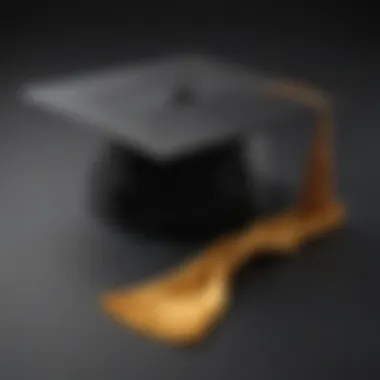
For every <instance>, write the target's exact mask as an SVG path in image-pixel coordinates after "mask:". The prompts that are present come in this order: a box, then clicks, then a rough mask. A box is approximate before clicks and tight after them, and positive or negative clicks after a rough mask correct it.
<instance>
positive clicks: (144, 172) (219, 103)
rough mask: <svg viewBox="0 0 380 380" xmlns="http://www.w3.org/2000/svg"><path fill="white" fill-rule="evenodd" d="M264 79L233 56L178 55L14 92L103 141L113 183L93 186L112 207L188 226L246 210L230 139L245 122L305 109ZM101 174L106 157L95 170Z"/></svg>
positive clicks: (261, 122)
mask: <svg viewBox="0 0 380 380" xmlns="http://www.w3.org/2000/svg"><path fill="white" fill-rule="evenodd" d="M273 81H274V80H273V79H270V78H268V77H265V76H262V75H259V74H257V73H252V72H251V71H250V70H248V69H246V68H244V67H242V66H239V65H234V64H231V63H226V62H219V61H218V60H216V59H212V58H209V57H205V56H203V55H197V54H184V55H175V56H171V57H169V58H159V59H155V60H150V61H148V62H143V63H140V64H134V65H127V66H124V67H114V68H110V69H108V70H103V71H99V72H93V73H89V74H85V75H77V76H73V77H69V78H64V79H61V80H52V81H46V82H45V83H40V84H32V85H28V86H26V87H25V88H24V91H23V98H24V100H25V101H27V102H28V103H29V104H33V105H35V106H38V107H41V108H44V109H46V110H48V111H52V112H56V113H59V114H61V115H63V116H65V117H67V118H70V119H72V120H74V121H76V122H79V123H81V124H84V125H87V126H89V127H92V128H93V129H94V130H97V131H99V132H101V133H103V135H104V136H105V137H106V138H107V139H108V140H109V141H110V142H112V147H113V148H112V149H111V156H112V158H111V159H110V160H108V164H109V165H112V171H116V172H117V174H116V176H117V177H119V181H118V183H119V184H118V185H117V186H118V189H117V191H116V190H115V189H113V190H112V191H111V190H110V188H109V187H110V186H111V184H110V183H111V182H112V181H111V179H110V177H106V179H102V180H101V182H102V186H101V187H102V188H103V190H102V191H101V193H102V194H103V193H104V186H106V188H107V190H106V193H107V194H108V193H109V192H110V191H111V193H113V194H114V193H115V194H116V193H117V194H118V196H119V198H123V201H122V202H121V203H120V202H119V201H118V202H116V203H117V206H116V208H117V209H119V210H120V209H122V207H120V205H121V204H124V205H125V204H128V207H127V209H128V212H127V213H126V214H128V215H135V217H136V218H137V219H139V220H142V221H143V224H149V221H151V222H152V223H151V224H153V225H156V226H164V225H165V224H168V225H169V224H170V225H172V226H175V227H179V226H180V225H183V226H185V227H184V229H185V230H189V229H191V228H193V227H194V226H199V227H200V228H203V227H202V222H203V224H204V225H210V224H212V223H213V222H211V220H212V218H213V219H214V220H215V219H217V220H219V221H221V220H227V219H229V220H232V219H233V218H231V217H229V216H228V217H226V215H230V214H231V212H232V214H233V213H236V210H237V209H240V211H238V213H240V214H241V213H242V211H243V213H244V214H246V211H247V210H248V209H249V207H247V204H246V201H247V197H246V196H244V194H245V195H247V194H248V193H247V192H249V191H250V190H248V187H247V182H246V181H247V178H246V176H245V175H244V173H243V172H242V170H243V169H242V167H241V166H240V157H239V153H238V150H239V148H236V147H238V146H239V144H240V141H241V140H244V138H245V136H246V135H247V134H248V133H249V132H250V131H252V129H253V128H255V127H260V128H262V127H267V126H270V125H271V124H274V123H278V122H281V121H282V120H283V119H284V118H288V117H290V116H292V115H294V114H297V113H299V112H303V111H304V109H303V108H302V107H301V106H300V105H299V104H297V103H295V102H291V101H287V100H284V99H280V98H276V97H274V96H269V93H268V92H265V88H266V87H267V86H268V85H270V84H271V83H273ZM228 168H229V169H228ZM110 173H111V170H110V167H109V166H107V168H106V169H103V175H106V176H110V175H111V174H110ZM221 173H223V174H221ZM107 178H108V179H107ZM120 178H123V179H124V182H123V181H120ZM223 181H224V185H222V183H223ZM226 181H227V182H228V183H230V184H232V186H226ZM121 182H123V185H120V183H121ZM97 186H99V185H97ZM112 186H115V185H112ZM227 188H229V190H227ZM228 192H229V193H228ZM248 195H249V194H248ZM103 196H104V194H103V195H102V197H103ZM107 198H109V194H108V195H107ZM111 198H112V197H111ZM113 198H115V197H113ZM116 198H117V197H116ZM119 198H118V199H119ZM248 198H249V196H248ZM243 200H244V201H243ZM237 204H239V206H237ZM227 209H228V210H229V211H228V212H227V211H226V210H227ZM231 210H232V211H231ZM192 216H193V217H192ZM243 219H244V218H243ZM181 220H184V221H185V223H182V224H181ZM190 220H193V223H188V222H189V221H190ZM227 224H228V223H227Z"/></svg>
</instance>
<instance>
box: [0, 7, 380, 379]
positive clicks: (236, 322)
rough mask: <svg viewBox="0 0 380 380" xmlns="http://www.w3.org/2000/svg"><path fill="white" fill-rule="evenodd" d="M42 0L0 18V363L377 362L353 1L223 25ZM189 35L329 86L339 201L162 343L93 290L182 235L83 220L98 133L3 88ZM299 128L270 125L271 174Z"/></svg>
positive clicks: (369, 100)
mask: <svg viewBox="0 0 380 380" xmlns="http://www.w3.org/2000/svg"><path fill="white" fill-rule="evenodd" d="M41 9H42V8H38V7H37V6H35V7H34V8H33V9H29V10H26V11H24V13H25V14H24V15H23V16H25V17H28V18H22V17H21V16H20V15H19V14H18V11H17V12H13V13H12V14H11V15H10V16H9V17H8V18H7V21H8V22H7V23H6V26H7V28H5V26H4V27H3V29H4V32H3V33H2V34H1V40H2V42H3V44H2V49H3V57H2V58H1V60H0V68H1V77H0V84H1V85H0V300H1V312H0V353H1V355H0V378H1V379H30V378H42V379H44V378H46V379H65V380H67V379H80V380H83V379H108V378H109V379H115V380H116V379H136V380H137V379H198V378H199V379H202V378H205V379H209V378H213V377H215V378H223V379H224V378H225V379H229V378H233V379H252V378H254V379H260V380H261V379H263V380H267V379H268V380H269V379H270V380H272V379H345V380H349V379H363V378H369V374H370V373H371V374H372V378H376V377H378V375H379V371H378V370H379V367H380V365H379V363H378V358H379V353H380V342H379V338H380V334H379V333H380V328H379V320H380V319H379V317H380V306H379V290H380V281H379V275H378V271H379V264H380V236H379V227H378V226H379V224H378V223H379V221H380V216H379V214H378V209H379V199H378V194H379V192H380V181H379V179H378V173H379V171H378V153H377V151H376V149H377V147H378V142H379V138H380V132H379V125H380V108H379V106H378V102H379V96H380V76H379V74H378V67H379V63H380V60H379V57H378V54H377V51H376V41H375V39H374V37H373V36H372V38H370V39H369V38H367V35H366V33H367V32H368V28H367V29H366V30H365V31H363V30H362V28H361V27H358V21H357V20H356V17H357V15H356V14H355V12H353V13H352V14H347V13H345V14H343V15H342V14H340V16H339V14H338V15H335V14H334V15H333V14H332V13H331V14H330V13H329V14H327V15H325V16H324V18H319V19H318V18H317V17H314V16H313V15H314V14H313V11H312V10H310V11H308V13H309V16H308V18H306V19H304V18H302V17H298V16H293V17H294V20H295V21H294V22H293V23H292V22H288V21H287V20H285V21H284V19H283V18H282V17H281V13H282V12H283V10H279V11H278V15H277V18H276V19H275V20H274V19H273V18H271V13H270V12H269V11H266V12H264V13H262V14H261V16H260V15H257V14H256V15H255V20H256V21H257V22H256V23H254V22H246V23H240V27H232V26H231V25H232V23H233V22H232V21H231V20H232V19H233V17H232V16H230V19H229V21H231V22H230V23H229V24H228V25H227V23H225V26H222V25H223V20H222V19H221V18H220V19H219V21H218V22H216V21H215V22H211V21H210V22H208V23H207V22H206V21H205V20H204V19H202V17H199V18H198V19H195V21H194V19H191V14H189V15H188V17H189V19H190V21H188V22H187V24H186V25H185V24H184V23H183V22H181V21H178V22H177V23H174V22H172V23H169V21H166V20H165V19H164V18H161V19H160V20H159V21H161V22H162V25H161V26H162V27H161V28H160V29H158V28H156V26H157V25H158V24H159V21H157V19H156V22H155V24H153V23H150V21H147V20H145V21H144V22H135V23H133V24H132V23H131V19H132V18H133V17H132V16H131V15H129V18H128V17H127V16H125V14H123V15H122V16H123V17H122V16H120V17H119V18H117V19H116V18H115V20H117V21H113V20H111V17H109V16H110V15H109V13H110V12H109V11H108V12H105V11H104V10H99V11H98V13H97V15H96V17H95V16H94V17H90V16H88V17H87V18H86V16H83V14H85V13H83V12H79V14H80V15H81V17H79V16H78V13H75V11H76V10H75V8H73V7H72V9H67V10H66V11H65V12H63V13H59V11H58V10H57V9H56V8H55V10H54V11H53V10H51V11H50V12H45V13H46V15H45V13H42V14H41V12H42V11H41ZM285 9H286V8H285ZM297 9H298V8H297V7H294V8H293V9H291V10H290V13H292V12H295V10H297ZM61 10H62V9H61ZM172 11H174V10H173V9H168V10H165V11H162V10H161V15H163V14H166V13H165V12H172ZM102 12H105V13H107V16H108V18H107V22H105V21H104V19H102ZM305 12H306V11H305ZM119 13H121V12H120V11H119ZM141 13H143V11H140V13H139V14H140V16H141ZM151 13H152V14H151V16H152V19H154V18H153V16H154V15H153V13H154V12H151ZM183 13H184V15H182V19H181V20H182V21H184V20H185V19H186V12H183ZM193 13H194V12H193ZM322 13H323V12H322ZM318 14H321V12H319V13H318ZM76 16H78V17H76ZM240 16H241V15H240ZM136 17H137V16H136ZM37 19H38V21H36V20H37ZM158 19H159V17H158ZM201 19H202V20H203V21H202V20H201ZM25 20H26V21H25ZM33 20H34V21H33ZM89 20H91V21H89ZM300 20H304V21H303V22H301V21H300ZM197 21H198V22H199V26H196V27H195V26H194V25H195V23H196V22H197ZM201 21H202V22H201ZM260 21H261V22H260ZM191 24H192V25H191ZM207 24H208V28H207ZM236 25H237V24H236ZM360 25H365V24H363V23H362V24H360ZM367 26H368V25H367ZM369 35H370V34H368V36H369ZM199 45H201V46H203V47H206V48H208V49H210V50H211V51H216V52H218V53H223V54H227V55H228V56H229V57H231V58H236V59H240V60H242V61H245V62H250V63H251V64H253V65H254V66H255V67H257V68H258V69H260V68H263V69H265V70H266V71H268V70H269V71H270V70H272V71H273V72H279V73H282V74H285V75H291V76H299V77H301V78H305V79H307V80H310V81H313V82H316V83H318V84H320V85H321V86H323V87H324V88H326V89H327V90H330V91H331V92H332V93H333V94H335V95H336V97H337V121H338V125H339V128H338V132H337V145H338V152H337V158H338V170H339V187H340V190H341V194H342V197H343V198H344V199H345V200H346V202H347V203H348V204H349V206H350V211H351V212H350V220H349V222H348V223H347V226H346V228H345V229H344V230H343V231H342V232H340V233H338V234H336V235H334V236H332V237H330V238H328V239H326V240H324V241H323V242H320V243H318V244H315V245H313V246H311V247H308V248H305V249H303V250H302V252H301V254H300V255H299V256H298V257H296V258H294V259H292V260H271V261H269V262H263V263H257V264H256V265H255V264H253V265H251V266H250V267H249V268H248V269H247V270H245V271H244V272H243V273H242V275H241V276H240V278H239V281H238V284H237V289H236V290H237V291H236V298H235V300H236V301H235V304H234V306H233V308H232V310H231V311H230V313H229V315H228V318H227V319H226V320H225V321H224V323H223V324H222V326H221V327H220V328H219V329H218V330H217V332H216V333H215V334H213V336H211V337H210V338H209V339H208V340H207V341H206V342H205V344H204V345H202V346H200V347H197V348H194V349H192V350H175V349H171V348H167V347H165V346H161V345H158V344H155V343H152V342H150V341H148V340H145V339H142V338H141V337H139V336H136V335H135V334H134V333H132V332H130V331H129V330H128V329H123V328H121V327H120V326H118V325H116V324H114V323H113V322H112V321H110V320H109V319H108V318H107V317H106V316H105V315H103V314H102V313H101V312H100V311H99V309H98V305H97V296H98V295H99V293H100V292H102V291H103V290H106V289H109V288H112V287H114V286H118V285H121V284H127V283H133V282H134V281H135V280H138V279H141V278H143V277H148V276H149V275H152V274H153V273H158V272H160V271H161V270H163V269H164V268H167V267H168V266H170V265H171V264H174V263H176V262H179V261H181V260H182V259H183V258H184V257H185V256H186V255H188V254H189V253H191V252H192V250H193V249H194V248H195V244H191V243H186V244H185V243H183V244H181V243H173V242H172V243H171V242H167V241H157V240H152V239H149V238H143V237H141V236H136V235H132V234H128V233H121V232H117V231H113V230H111V229H109V228H105V227H104V226H102V225H101V224H99V223H98V222H97V221H96V220H94V218H92V217H91V216H90V215H89V213H88V209H87V207H86V199H87V197H86V185H87V183H88V174H89V171H90V168H91V167H92V164H93V162H94V160H96V158H97V157H98V154H99V152H100V150H101V148H102V147H103V144H104V141H103V140H102V139H101V138H99V137H98V136H96V135H93V134H91V133H89V132H88V131H85V130H82V129H80V128H77V127H76V126H75V125H71V124H68V123H66V122H64V121H62V120H60V119H58V118H55V117H51V116H49V115H45V114H42V113H40V112H37V111H31V110H28V109H26V108H24V107H22V106H21V105H20V103H19V102H18V100H17V97H16V95H15V94H16V91H17V89H18V87H19V86H20V85H21V84H23V83H24V82H25V81H28V80H30V79H39V78H43V77H44V76H47V75H51V74H61V73H64V74H68V73H71V72H78V71H79V70H86V69H88V68H96V67H101V66H102V65H103V64H105V63H110V62H112V63H113V62H120V61H122V60H128V59H134V58H136V57H142V56H144V55H147V56H148V55H149V54H151V53H157V52H162V53H165V52H170V51H173V50H176V49H178V48H180V49H183V48H184V47H185V48H186V47H187V46H188V47H193V46H199ZM297 133H298V132H297V130H296V129H294V128H291V127H290V128H288V129H287V130H286V132H285V131H282V132H281V133H278V134H273V136H271V140H270V141H271V143H272V147H273V150H272V152H274V156H273V157H272V158H273V162H275V163H276V165H275V167H274V174H275V176H277V177H278V178H280V179H281V180H283V182H284V183H285V184H286V185H287V186H288V187H289V188H294V186H295V184H296V182H297V178H298V177H297V173H298V172H297V168H299V158H300V157H301V153H302V147H301V145H302V144H301V143H300V140H298V138H299V137H298V134H297ZM297 141H298V142H297ZM375 372H376V373H375Z"/></svg>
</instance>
